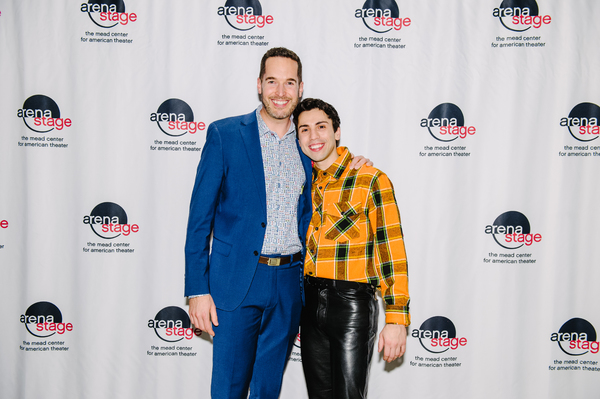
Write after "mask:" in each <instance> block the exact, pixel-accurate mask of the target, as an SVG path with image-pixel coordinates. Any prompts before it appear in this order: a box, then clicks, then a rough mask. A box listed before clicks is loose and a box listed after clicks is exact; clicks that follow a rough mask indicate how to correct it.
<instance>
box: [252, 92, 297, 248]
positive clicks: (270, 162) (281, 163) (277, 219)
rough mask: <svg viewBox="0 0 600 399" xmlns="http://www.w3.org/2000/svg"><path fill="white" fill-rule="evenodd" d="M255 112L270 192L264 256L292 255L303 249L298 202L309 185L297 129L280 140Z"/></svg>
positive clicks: (291, 127)
mask: <svg viewBox="0 0 600 399" xmlns="http://www.w3.org/2000/svg"><path fill="white" fill-rule="evenodd" d="M261 109H262V104H261V105H260V106H259V107H258V108H257V109H256V119H257V120H258V134H259V136H260V147H261V151H262V159H263V167H264V171H265V185H266V189H267V229H266V232H265V241H264V243H263V247H262V253H263V254H264V255H273V254H280V255H291V254H294V253H296V252H300V251H301V250H302V243H301V242H300V237H299V235H298V199H299V198H300V194H301V193H302V188H303V187H304V184H305V183H306V176H305V174H304V168H303V167H302V160H301V159H300V153H299V152H298V146H297V145H296V128H295V126H294V124H293V123H291V122H290V127H289V129H288V131H287V133H286V134H285V136H283V138H282V139H279V136H277V133H275V132H273V131H271V130H270V129H269V128H268V126H267V124H266V123H265V121H264V120H263V119H262V116H261V115H260V110H261Z"/></svg>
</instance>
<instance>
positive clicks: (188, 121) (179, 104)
mask: <svg viewBox="0 0 600 399" xmlns="http://www.w3.org/2000/svg"><path fill="white" fill-rule="evenodd" d="M150 121H151V122H156V124H157V126H158V128H159V129H160V130H161V132H163V133H164V134H166V135H167V136H171V137H179V136H183V135H184V134H186V133H190V134H195V133H196V132H198V131H202V130H205V129H206V124H205V123H204V122H194V112H193V111H192V108H191V107H190V106H189V105H188V104H187V103H186V102H185V101H182V100H180V99H178V98H170V99H168V100H166V101H164V102H163V103H162V104H160V106H159V107H158V109H157V110H156V112H153V113H151V114H150Z"/></svg>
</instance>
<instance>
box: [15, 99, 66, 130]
mask: <svg viewBox="0 0 600 399" xmlns="http://www.w3.org/2000/svg"><path fill="white" fill-rule="evenodd" d="M17 117H19V118H22V119H23V123H25V126H27V128H28V129H29V130H31V131H34V132H36V133H48V132H51V131H52V130H54V129H56V130H63V129H64V128H66V127H71V125H72V124H73V123H72V122H71V119H69V118H61V117H60V109H59V108H58V104H56V102H55V101H54V100H53V99H51V98H50V97H48V96H45V95H43V94H36V95H34V96H31V97H29V98H28V99H27V100H25V102H24V103H23V108H21V109H19V110H17Z"/></svg>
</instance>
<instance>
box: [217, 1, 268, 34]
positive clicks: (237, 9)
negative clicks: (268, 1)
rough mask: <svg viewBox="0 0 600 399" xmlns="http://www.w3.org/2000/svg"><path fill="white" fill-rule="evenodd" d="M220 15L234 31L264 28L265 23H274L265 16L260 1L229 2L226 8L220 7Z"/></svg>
mask: <svg viewBox="0 0 600 399" xmlns="http://www.w3.org/2000/svg"><path fill="white" fill-rule="evenodd" d="M218 14H219V15H223V16H224V17H225V21H227V23H228V24H229V26H231V27H232V28H233V29H236V30H241V31H248V30H250V29H252V28H254V27H255V26H259V27H263V26H264V25H265V23H272V22H273V21H272V17H270V20H271V21H270V22H267V19H266V18H265V17H264V16H263V11H262V6H261V5H260V2H259V1H258V0H227V1H226V2H225V6H224V7H219V11H218Z"/></svg>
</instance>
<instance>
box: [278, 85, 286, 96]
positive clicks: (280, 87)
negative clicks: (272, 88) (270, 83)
mask: <svg viewBox="0 0 600 399" xmlns="http://www.w3.org/2000/svg"><path fill="white" fill-rule="evenodd" d="M276 92H277V95H278V96H283V95H284V94H285V87H283V85H282V84H279V85H277V89H276Z"/></svg>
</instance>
